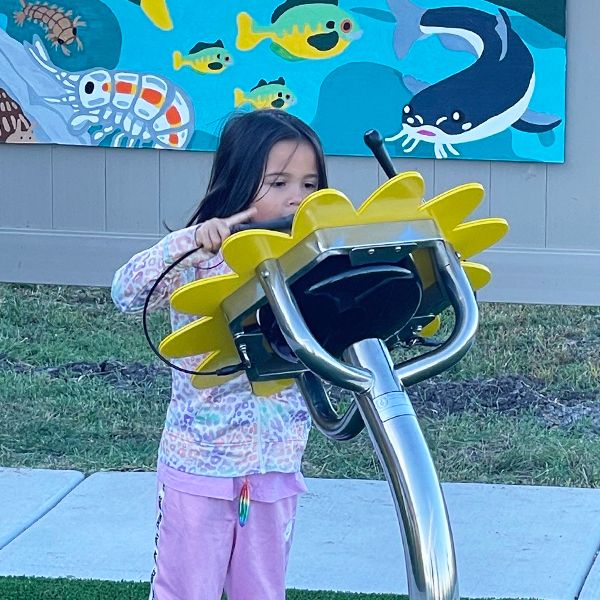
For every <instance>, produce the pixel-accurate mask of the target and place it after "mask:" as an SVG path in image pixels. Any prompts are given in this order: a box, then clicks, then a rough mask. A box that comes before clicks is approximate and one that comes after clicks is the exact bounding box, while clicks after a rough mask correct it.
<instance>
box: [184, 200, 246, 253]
mask: <svg viewBox="0 0 600 600" xmlns="http://www.w3.org/2000/svg"><path fill="white" fill-rule="evenodd" d="M255 214H256V208H255V207H251V208H248V209H246V210H243V211H242V212H239V213H236V214H235V215H231V216H230V217H225V218H224V219H218V218H214V219H209V220H208V221H204V223H201V224H200V225H198V227H196V233H195V235H196V244H198V247H199V248H205V249H206V250H209V251H210V252H218V251H219V248H221V245H222V244H223V242H224V241H225V239H227V238H228V237H229V236H230V235H231V228H232V227H233V226H234V225H240V224H241V223H247V222H248V221H250V220H251V219H252V217H253V216H254V215H255Z"/></svg>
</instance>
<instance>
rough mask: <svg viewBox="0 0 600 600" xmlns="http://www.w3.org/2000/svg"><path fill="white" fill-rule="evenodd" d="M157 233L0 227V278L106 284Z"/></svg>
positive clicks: (153, 242)
mask: <svg viewBox="0 0 600 600" xmlns="http://www.w3.org/2000/svg"><path fill="white" fill-rule="evenodd" d="M158 239H159V236H144V235H131V234H114V233H113V234H110V233H105V234H90V233H86V232H60V233H59V232H48V231H40V230H32V231H23V230H15V229H13V230H6V229H5V230H0V253H7V254H8V255H10V256H11V257H12V260H9V261H0V281H6V282H14V283H51V284H57V283H60V284H65V285H84V286H85V285H91V286H109V285H110V284H111V282H112V278H113V275H114V273H115V271H116V270H117V269H118V268H119V267H120V266H121V265H123V264H125V263H126V262H127V260H129V258H130V257H131V256H133V255H134V254H136V253H137V252H139V251H141V250H144V249H145V248H149V247H150V246H152V245H153V244H155V243H156V242H157V241H158Z"/></svg>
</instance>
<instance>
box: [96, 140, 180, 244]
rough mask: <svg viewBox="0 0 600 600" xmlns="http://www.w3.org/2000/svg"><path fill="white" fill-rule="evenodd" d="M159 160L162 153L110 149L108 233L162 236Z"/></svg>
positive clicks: (107, 195)
mask: <svg viewBox="0 0 600 600" xmlns="http://www.w3.org/2000/svg"><path fill="white" fill-rule="evenodd" d="M173 152H175V150H173ZM158 160H159V159H158V150H149V149H144V150H141V149H138V150H127V149H124V148H123V149H121V148H107V149H106V229H107V231H114V232H123V233H125V232H128V233H133V234H137V233H158V232H159V230H160V208H159V184H160V182H159V179H160V175H159V164H158Z"/></svg>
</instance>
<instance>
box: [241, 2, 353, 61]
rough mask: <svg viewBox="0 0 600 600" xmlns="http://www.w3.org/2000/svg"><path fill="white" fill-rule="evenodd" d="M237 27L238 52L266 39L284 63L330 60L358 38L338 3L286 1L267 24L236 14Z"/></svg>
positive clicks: (250, 48) (346, 14) (350, 18)
mask: <svg viewBox="0 0 600 600" xmlns="http://www.w3.org/2000/svg"><path fill="white" fill-rule="evenodd" d="M237 25H238V35H237V40H236V45H237V47H238V49H239V50H252V48H254V47H255V46H256V45H257V44H259V43H260V42H261V41H263V40H266V39H269V40H271V49H272V50H273V52H275V53H276V54H277V55H279V56H281V57H282V58H285V59H287V60H302V59H305V58H308V59H320V58H331V57H332V56H337V55H338V54H340V53H341V52H343V51H344V50H345V49H346V48H347V47H348V45H349V44H350V42H352V41H353V40H356V39H358V38H359V37H360V36H361V35H362V30H361V29H360V27H359V25H358V23H357V22H356V20H355V19H353V18H352V17H351V16H350V15H349V14H348V13H347V12H346V11H344V10H342V9H341V8H340V7H339V6H338V0H287V1H286V2H284V3H283V4H282V5H281V6H278V7H277V8H276V9H275V12H274V13H273V16H272V17H271V25H267V26H264V27H263V26H260V25H257V24H256V23H255V22H254V20H253V19H252V17H251V16H250V15H249V14H248V13H246V12H241V13H239V14H238V16H237Z"/></svg>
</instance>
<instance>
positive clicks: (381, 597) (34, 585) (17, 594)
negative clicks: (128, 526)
mask: <svg viewBox="0 0 600 600" xmlns="http://www.w3.org/2000/svg"><path fill="white" fill-rule="evenodd" d="M149 592H150V586H149V584H147V583H135V582H125V581H119V582H115V581H97V580H93V579H84V580H82V579H47V578H42V577H0V598H2V600H147V598H148V594H149ZM286 598H287V600H408V598H407V597H406V596H398V595H396V594H353V593H344V592H325V591H307V590H288V592H287V595H286ZM473 600H485V599H483V598H480V599H473ZM488 600H489V599H488ZM495 600H502V599H498V598H497V599H495Z"/></svg>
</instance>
